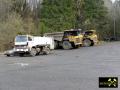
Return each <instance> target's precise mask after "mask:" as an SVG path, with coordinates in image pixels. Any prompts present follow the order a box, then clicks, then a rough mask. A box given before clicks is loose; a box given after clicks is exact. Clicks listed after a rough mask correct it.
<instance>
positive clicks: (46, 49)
mask: <svg viewBox="0 0 120 90" xmlns="http://www.w3.org/2000/svg"><path fill="white" fill-rule="evenodd" d="M43 54H44V55H48V54H50V48H49V47H44V50H43Z"/></svg>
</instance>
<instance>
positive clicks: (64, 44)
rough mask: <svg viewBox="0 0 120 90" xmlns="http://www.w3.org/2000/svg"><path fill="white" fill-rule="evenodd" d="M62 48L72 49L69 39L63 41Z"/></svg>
mask: <svg viewBox="0 0 120 90" xmlns="http://www.w3.org/2000/svg"><path fill="white" fill-rule="evenodd" d="M62 46H63V49H65V50H69V49H72V44H71V43H70V42H69V41H63V45H62Z"/></svg>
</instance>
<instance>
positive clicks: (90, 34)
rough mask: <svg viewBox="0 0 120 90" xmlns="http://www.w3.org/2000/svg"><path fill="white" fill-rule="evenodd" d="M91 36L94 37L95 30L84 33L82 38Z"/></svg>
mask: <svg viewBox="0 0 120 90" xmlns="http://www.w3.org/2000/svg"><path fill="white" fill-rule="evenodd" d="M92 35H96V31H95V30H88V31H85V33H84V36H92Z"/></svg>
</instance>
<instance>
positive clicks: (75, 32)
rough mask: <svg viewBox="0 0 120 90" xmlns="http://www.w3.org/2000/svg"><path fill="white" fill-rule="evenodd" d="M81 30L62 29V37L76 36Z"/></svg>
mask: <svg viewBox="0 0 120 90" xmlns="http://www.w3.org/2000/svg"><path fill="white" fill-rule="evenodd" d="M80 34H81V32H80V31H79V30H73V31H64V37H69V36H78V35H80Z"/></svg>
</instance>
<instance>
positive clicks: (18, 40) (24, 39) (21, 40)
mask: <svg viewBox="0 0 120 90" xmlns="http://www.w3.org/2000/svg"><path fill="white" fill-rule="evenodd" d="M26 41H27V37H26V36H16V38H15V42H26Z"/></svg>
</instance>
